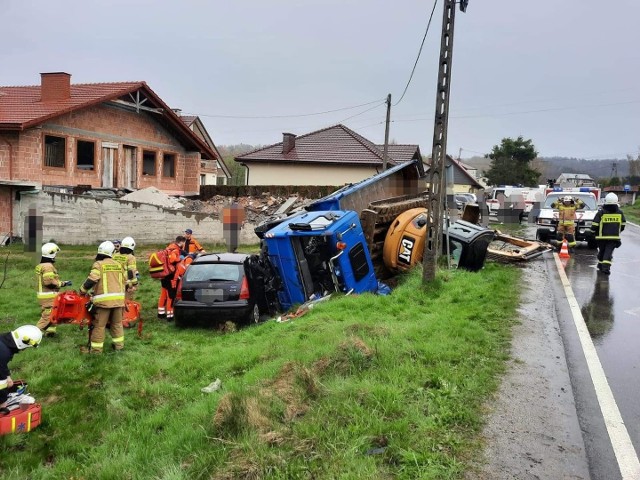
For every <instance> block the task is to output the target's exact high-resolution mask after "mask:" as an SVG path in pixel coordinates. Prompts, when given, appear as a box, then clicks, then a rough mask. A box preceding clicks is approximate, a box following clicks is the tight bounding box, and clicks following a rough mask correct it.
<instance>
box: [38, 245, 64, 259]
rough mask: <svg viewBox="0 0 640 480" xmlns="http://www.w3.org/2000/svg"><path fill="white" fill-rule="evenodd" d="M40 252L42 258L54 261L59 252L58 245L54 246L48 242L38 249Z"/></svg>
mask: <svg viewBox="0 0 640 480" xmlns="http://www.w3.org/2000/svg"><path fill="white" fill-rule="evenodd" d="M40 251H41V252H42V256H43V257H44V258H51V259H54V258H56V255H57V254H58V252H59V251H60V247H58V245H56V244H55V243H53V242H49V243H45V244H44V245H42V248H41V249H40Z"/></svg>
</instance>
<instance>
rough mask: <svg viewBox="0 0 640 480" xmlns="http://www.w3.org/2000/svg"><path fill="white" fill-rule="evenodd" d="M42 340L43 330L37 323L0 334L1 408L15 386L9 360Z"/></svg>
mask: <svg viewBox="0 0 640 480" xmlns="http://www.w3.org/2000/svg"><path fill="white" fill-rule="evenodd" d="M41 341H42V331H41V330H40V329H39V328H38V327H36V326H35V325H23V326H21V327H18V328H16V329H15V330H13V331H11V332H6V333H1V334H0V408H2V407H3V404H4V403H5V402H6V401H7V398H8V397H9V389H10V388H11V387H12V386H13V380H11V371H10V370H9V362H10V361H11V359H12V358H13V356H14V355H15V354H16V353H20V351H21V350H24V349H25V348H29V347H37V346H38V345H40V342H41Z"/></svg>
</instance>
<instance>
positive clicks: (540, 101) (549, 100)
mask: <svg viewBox="0 0 640 480" xmlns="http://www.w3.org/2000/svg"><path fill="white" fill-rule="evenodd" d="M630 90H637V88H635V87H630V88H624V89H621V90H610V91H606V92H602V91H600V92H585V93H582V94H578V95H575V97H578V98H579V97H584V96H587V95H588V96H595V95H608V94H610V93H621V92H628V91H630ZM558 100H559V99H557V98H542V99H537V100H522V101H520V102H511V103H502V104H493V105H485V106H477V107H465V108H454V109H452V111H456V112H465V111H468V110H483V109H486V108H499V107H511V106H513V105H523V104H527V103H545V102H557V101H558ZM560 100H567V97H566V96H565V97H563V98H561V99H560ZM416 115H418V114H416Z"/></svg>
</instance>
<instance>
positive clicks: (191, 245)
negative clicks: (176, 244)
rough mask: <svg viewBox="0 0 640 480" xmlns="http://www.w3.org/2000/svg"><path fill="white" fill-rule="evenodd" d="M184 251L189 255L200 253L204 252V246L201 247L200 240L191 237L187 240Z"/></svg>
mask: <svg viewBox="0 0 640 480" xmlns="http://www.w3.org/2000/svg"><path fill="white" fill-rule="evenodd" d="M184 250H185V251H186V252H187V253H198V252H201V251H202V250H204V248H202V245H200V242H198V240H196V239H195V238H193V237H191V238H187V241H186V242H185V243H184Z"/></svg>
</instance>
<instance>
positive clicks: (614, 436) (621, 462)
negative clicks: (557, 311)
mask: <svg viewBox="0 0 640 480" xmlns="http://www.w3.org/2000/svg"><path fill="white" fill-rule="evenodd" d="M553 258H554V260H555V262H556V268H557V269H558V274H559V275H560V281H561V282H562V287H563V288H564V292H565V295H566V297H567V300H568V302H569V308H570V309H571V316H572V317H573V322H574V325H575V326H576V330H577V332H578V338H579V339H580V345H581V346H582V351H583V353H584V356H585V359H586V362H587V368H588V370H589V375H590V376H591V381H592V382H593V386H594V388H595V392H596V397H597V399H598V404H599V406H600V411H601V412H602V417H603V418H604V423H605V425H606V427H607V433H608V434H609V439H610V440H611V446H612V448H613V452H614V454H615V456H616V461H617V462H618V467H619V468H620V473H621V474H622V478H623V480H627V479H628V480H636V479H638V478H640V460H639V459H638V455H637V454H636V450H635V448H634V446H633V443H632V442H631V437H630V436H629V432H628V431H627V428H626V427H625V425H624V420H622V415H621V414H620V410H619V409H618V404H617V403H616V400H615V398H614V396H613V392H612V391H611V387H610V386H609V383H608V382H607V377H606V375H605V373H604V369H603V368H602V364H601V363H600V358H599V357H598V353H597V352H596V347H595V345H594V344H593V341H592V340H591V335H590V334H589V330H588V329H587V325H586V323H585V321H584V317H583V316H582V312H581V311H580V305H578V301H577V300H576V297H575V296H574V294H573V289H572V288H571V283H570V282H569V278H568V277H567V274H566V273H565V271H564V267H563V266H562V262H561V261H560V257H559V256H558V254H557V253H556V252H554V253H553Z"/></svg>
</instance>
